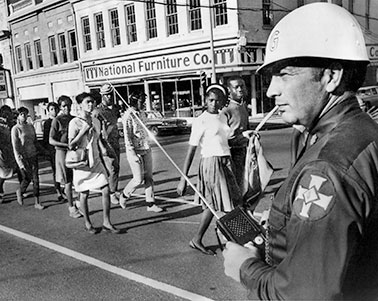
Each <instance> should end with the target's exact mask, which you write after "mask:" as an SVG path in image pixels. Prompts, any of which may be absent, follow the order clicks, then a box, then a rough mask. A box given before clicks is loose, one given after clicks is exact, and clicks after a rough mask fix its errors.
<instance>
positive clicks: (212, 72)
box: [209, 0, 217, 83]
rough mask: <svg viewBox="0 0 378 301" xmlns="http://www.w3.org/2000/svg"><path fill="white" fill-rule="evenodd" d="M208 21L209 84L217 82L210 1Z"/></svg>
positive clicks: (210, 2)
mask: <svg viewBox="0 0 378 301" xmlns="http://www.w3.org/2000/svg"><path fill="white" fill-rule="evenodd" d="M209 17H210V18H209V19H210V52H211V53H210V57H211V83H216V82H217V74H216V72H215V53H214V35H213V6H212V0H209Z"/></svg>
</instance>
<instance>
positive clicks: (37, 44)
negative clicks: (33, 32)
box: [34, 40, 43, 68]
mask: <svg viewBox="0 0 378 301" xmlns="http://www.w3.org/2000/svg"><path fill="white" fill-rule="evenodd" d="M34 53H35V61H36V65H37V68H42V67H43V57H42V47H41V40H36V41H34Z"/></svg>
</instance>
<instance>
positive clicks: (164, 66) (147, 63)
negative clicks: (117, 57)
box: [84, 50, 211, 81]
mask: <svg viewBox="0 0 378 301" xmlns="http://www.w3.org/2000/svg"><path fill="white" fill-rule="evenodd" d="M210 66H211V58H210V51H209V50H204V51H194V52H184V53H178V54H172V55H163V56H159V57H152V58H142V59H137V60H130V61H124V62H114V63H108V64H99V65H90V66H84V78H85V81H95V80H106V79H116V78H123V77H130V76H142V75H152V74H161V73H170V72H175V71H185V70H188V71H189V70H200V69H202V68H210Z"/></svg>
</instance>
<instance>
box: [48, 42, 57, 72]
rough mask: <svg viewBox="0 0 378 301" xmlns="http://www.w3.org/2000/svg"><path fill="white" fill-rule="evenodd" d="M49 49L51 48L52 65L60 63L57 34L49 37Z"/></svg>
mask: <svg viewBox="0 0 378 301" xmlns="http://www.w3.org/2000/svg"><path fill="white" fill-rule="evenodd" d="M49 48H50V49H49V50H50V60H51V65H57V64H58V54H57V50H56V40H55V36H51V37H49Z"/></svg>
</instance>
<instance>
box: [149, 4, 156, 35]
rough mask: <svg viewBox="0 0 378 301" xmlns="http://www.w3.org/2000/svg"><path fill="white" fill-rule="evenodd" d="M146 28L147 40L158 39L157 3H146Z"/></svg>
mask: <svg viewBox="0 0 378 301" xmlns="http://www.w3.org/2000/svg"><path fill="white" fill-rule="evenodd" d="M146 16H147V18H146V27H147V38H148V39H152V38H156V37H157V24H156V10H155V1H154V0H147V1H146Z"/></svg>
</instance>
